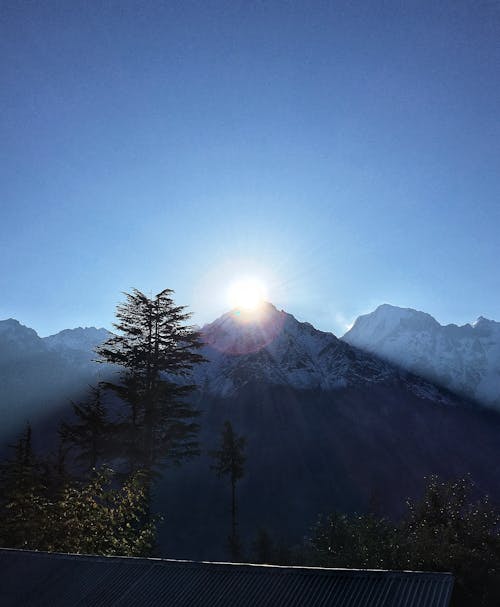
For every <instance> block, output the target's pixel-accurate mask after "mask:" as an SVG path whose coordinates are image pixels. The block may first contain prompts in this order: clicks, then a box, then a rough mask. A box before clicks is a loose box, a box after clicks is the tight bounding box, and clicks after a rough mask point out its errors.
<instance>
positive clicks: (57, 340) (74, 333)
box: [43, 327, 110, 356]
mask: <svg viewBox="0 0 500 607" xmlns="http://www.w3.org/2000/svg"><path fill="white" fill-rule="evenodd" d="M109 335H110V333H109V331H107V330H106V329H96V327H85V328H83V327H77V328H76V329H64V330H63V331H59V333H56V334H55V335H49V336H48V337H44V338H43V341H44V342H45V343H46V344H47V346H48V347H49V348H50V349H51V350H59V351H61V350H79V351H81V352H89V353H92V356H94V354H93V352H94V348H95V347H96V346H99V345H101V344H102V342H103V341H104V340H106V339H107V338H108V336H109Z"/></svg>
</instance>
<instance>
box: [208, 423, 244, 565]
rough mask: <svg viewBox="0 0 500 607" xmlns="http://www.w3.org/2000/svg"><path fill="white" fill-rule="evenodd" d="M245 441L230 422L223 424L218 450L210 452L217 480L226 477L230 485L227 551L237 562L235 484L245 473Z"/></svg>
mask: <svg viewBox="0 0 500 607" xmlns="http://www.w3.org/2000/svg"><path fill="white" fill-rule="evenodd" d="M245 444H246V439H245V438H244V437H243V436H238V435H237V434H235V432H234V430H233V426H232V424H231V422H230V421H226V422H224V427H223V430H222V435H221V443H220V447H219V449H217V450H215V451H211V452H210V455H211V456H212V457H213V458H214V460H215V464H214V466H212V468H213V469H214V470H215V472H216V473H217V476H218V477H219V478H222V477H223V476H226V477H228V478H229V482H230V484H231V533H230V535H229V551H230V554H231V558H232V559H233V560H237V559H238V558H239V557H240V556H241V546H240V541H239V537H238V531H237V511H236V483H237V482H238V481H239V480H240V479H241V478H243V475H244V472H245V467H244V466H245V459H246V458H245V453H244V451H245Z"/></svg>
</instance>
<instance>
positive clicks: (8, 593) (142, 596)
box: [0, 548, 453, 607]
mask: <svg viewBox="0 0 500 607" xmlns="http://www.w3.org/2000/svg"><path fill="white" fill-rule="evenodd" d="M452 587H453V577H452V576H451V575H450V574H449V573H420V572H414V571H383V570H357V569H323V568H316V567H277V566H270V565H247V564H232V563H210V562H194V561H176V560H167V559H146V558H127V557H103V556H84V555H74V554H57V553H47V552H31V551H24V550H10V549H6V548H0V603H1V605H2V606H3V607H11V606H12V607H14V606H15V607H20V606H22V607H24V606H29V607H42V606H47V607H59V606H61V607H63V606H64V607H76V606H83V605H85V606H86V607H91V606H106V607H125V606H130V607H132V606H134V607H150V606H151V607H152V606H155V607H160V606H162V605H165V606H167V605H168V607H240V606H241V607H250V606H252V607H253V606H258V607H281V606H286V607H447V605H448V603H449V600H450V597H451V591H452Z"/></svg>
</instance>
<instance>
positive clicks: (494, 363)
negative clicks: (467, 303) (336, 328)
mask: <svg viewBox="0 0 500 607" xmlns="http://www.w3.org/2000/svg"><path fill="white" fill-rule="evenodd" d="M342 339H343V341H345V342H347V343H348V344H350V345H352V346H355V347H358V348H361V349H363V350H365V351H367V352H370V353H374V354H376V355H378V356H380V357H382V358H383V359H385V360H387V361H390V362H392V363H394V364H397V365H400V366H401V367H403V368H404V369H406V370H408V371H410V372H412V373H416V374H418V375H421V376H422V377H424V378H426V379H427V380H429V381H432V382H434V383H437V384H438V385H441V386H444V387H446V388H448V389H450V390H452V391H454V392H457V393H459V394H463V395H465V396H466V397H468V398H472V399H475V400H477V401H479V402H482V403H483V404H487V405H490V406H491V405H492V406H495V407H499V408H500V323H499V322H495V321H493V320H488V319H486V318H483V317H479V318H478V319H477V321H476V322H474V323H473V324H466V325H463V326H457V325H454V324H450V325H446V326H443V325H441V324H439V323H438V322H437V320H435V319H434V318H433V317H432V316H430V315H429V314H426V313H424V312H419V311H417V310H412V309H410V308H398V307H396V306H391V305H388V304H384V305H382V306H379V307H378V308H377V309H376V310H375V311H374V312H372V313H370V314H366V315H364V316H360V317H359V318H358V319H357V320H356V322H355V323H354V325H353V327H352V328H351V329H350V330H349V331H348V332H347V333H346V334H345V335H344V336H343V338H342Z"/></svg>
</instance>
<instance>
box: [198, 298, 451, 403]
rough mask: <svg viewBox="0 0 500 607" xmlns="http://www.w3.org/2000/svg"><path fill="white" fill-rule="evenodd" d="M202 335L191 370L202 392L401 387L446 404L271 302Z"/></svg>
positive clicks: (410, 378) (416, 381)
mask: <svg viewBox="0 0 500 607" xmlns="http://www.w3.org/2000/svg"><path fill="white" fill-rule="evenodd" d="M201 334H202V338H203V341H204V342H205V347H204V349H203V350H202V353H203V354H204V356H205V357H206V358H207V360H208V362H207V363H205V364H203V365H201V366H199V367H198V368H197V369H196V370H195V379H196V382H197V383H198V384H199V385H200V386H201V387H202V388H203V389H204V390H205V391H208V392H209V393H212V394H217V395H219V396H231V395H233V394H234V393H235V392H237V391H238V390H239V389H241V388H243V387H244V386H246V385H247V384H249V383H255V382H263V383H267V384H271V385H280V386H288V387H290V388H294V389H307V390H318V389H319V390H336V389H340V388H347V387H352V386H361V385H364V386H366V385H373V384H384V385H390V384H394V385H396V384H401V383H404V384H405V386H406V387H407V388H408V389H409V390H410V391H411V392H412V393H413V394H416V395H417V396H419V397H423V398H428V399H431V400H434V401H439V402H448V400H449V397H448V395H446V394H445V393H444V392H442V391H440V390H439V389H436V388H435V386H433V385H431V384H430V383H428V382H425V381H422V379H421V378H419V377H416V376H414V375H412V374H409V373H406V372H404V371H401V370H400V369H399V368H396V367H394V366H393V365H391V364H388V363H386V362H384V361H382V360H380V359H378V358H377V357H376V356H373V355H370V354H367V353H365V352H363V351H361V350H359V349H358V348H355V347H352V346H350V345H349V344H347V343H345V342H342V341H340V340H339V339H337V337H335V336H334V335H333V334H332V333H326V332H323V331H319V330H317V329H315V328H314V327H313V326H312V325H311V324H309V323H307V322H299V321H297V320H296V319H295V318H294V317H293V316H292V315H291V314H287V313H286V312H284V311H283V310H281V311H278V310H277V309H276V308H275V307H274V306H273V305H272V304H270V303H267V304H265V305H264V306H263V307H262V308H261V309H260V310H259V311H258V312H256V313H245V312H241V311H239V310H232V311H231V312H228V313H227V314H224V315H223V316H221V317H220V318H218V319H217V320H216V321H214V322H213V323H211V324H209V325H206V326H205V327H203V329H202V331H201Z"/></svg>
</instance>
